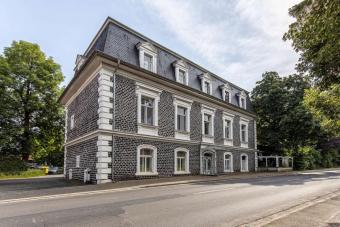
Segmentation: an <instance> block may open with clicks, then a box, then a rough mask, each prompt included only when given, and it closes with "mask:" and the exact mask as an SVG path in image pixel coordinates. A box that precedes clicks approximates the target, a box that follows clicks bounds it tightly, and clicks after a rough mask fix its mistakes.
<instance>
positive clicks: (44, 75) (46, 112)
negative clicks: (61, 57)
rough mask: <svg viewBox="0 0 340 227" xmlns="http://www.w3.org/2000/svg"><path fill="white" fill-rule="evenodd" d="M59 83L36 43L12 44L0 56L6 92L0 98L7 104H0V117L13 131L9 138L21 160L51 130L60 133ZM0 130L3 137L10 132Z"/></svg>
mask: <svg viewBox="0 0 340 227" xmlns="http://www.w3.org/2000/svg"><path fill="white" fill-rule="evenodd" d="M62 81H63V75H62V73H61V70H60V66H59V65H58V64H56V63H55V62H54V60H53V59H52V58H51V57H46V56H45V54H44V53H43V52H42V51H41V50H40V47H39V46H38V45H37V44H32V43H29V42H25V41H19V42H16V41H14V42H13V43H12V45H11V46H10V47H7V48H5V49H4V53H3V55H1V56H0V84H1V86H2V88H3V89H4V91H6V92H2V93H0V95H1V97H0V99H1V100H7V102H8V103H7V104H8V105H7V106H4V105H1V107H0V115H5V121H6V122H7V125H10V126H12V127H13V128H16V130H15V133H14V134H15V135H13V136H12V139H14V140H16V147H17V148H18V150H19V151H20V153H21V154H22V156H23V158H24V159H27V158H28V156H29V155H30V154H31V153H32V152H33V151H34V149H35V141H36V140H39V141H43V138H46V137H47V136H48V135H50V132H53V131H58V132H59V133H60V128H62V117H63V116H62V112H61V106H60V105H59V104H58V103H57V97H58V96H59V94H60V87H59V86H60V83H61V82H62ZM0 130H1V132H0V135H4V134H6V133H7V131H8V130H9V129H8V128H7V127H1V128H0ZM44 135H45V136H44ZM58 135H59V134H58ZM59 136H60V135H59ZM61 136H62V134H61Z"/></svg>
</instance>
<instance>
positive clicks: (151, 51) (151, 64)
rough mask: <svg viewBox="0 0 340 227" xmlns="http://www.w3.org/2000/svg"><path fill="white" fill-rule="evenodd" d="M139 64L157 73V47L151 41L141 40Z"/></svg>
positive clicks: (138, 47) (138, 45)
mask: <svg viewBox="0 0 340 227" xmlns="http://www.w3.org/2000/svg"><path fill="white" fill-rule="evenodd" d="M136 47H137V49H138V50H139V66H140V67H141V68H143V69H146V70H149V71H151V72H153V73H157V52H158V51H157V48H156V47H155V46H154V45H152V44H151V43H149V42H139V43H138V44H137V46H136Z"/></svg>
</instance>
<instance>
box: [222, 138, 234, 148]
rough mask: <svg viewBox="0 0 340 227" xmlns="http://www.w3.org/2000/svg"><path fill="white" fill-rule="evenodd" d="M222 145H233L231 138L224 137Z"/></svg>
mask: <svg viewBox="0 0 340 227" xmlns="http://www.w3.org/2000/svg"><path fill="white" fill-rule="evenodd" d="M224 145H227V146H233V140H232V139H228V138H224Z"/></svg>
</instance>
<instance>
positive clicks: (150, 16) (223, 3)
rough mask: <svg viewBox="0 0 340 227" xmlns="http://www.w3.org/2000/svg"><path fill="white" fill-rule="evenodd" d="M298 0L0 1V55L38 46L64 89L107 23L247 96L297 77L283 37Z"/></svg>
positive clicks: (294, 60)
mask: <svg viewBox="0 0 340 227" xmlns="http://www.w3.org/2000/svg"><path fill="white" fill-rule="evenodd" d="M298 2H299V0H282V1H278V0H124V1H123V0H120V1H118V0H97V1H94V0H82V1H80V0H79V1H76V0H73V1H72V0H58V1H45V0H21V1H19V0H2V1H1V3H0V53H2V52H3V48H4V47H8V46H10V45H11V43H12V41H13V40H25V41H29V42H33V43H37V44H39V45H40V47H41V49H42V50H43V51H44V52H45V53H46V55H47V56H52V57H53V58H54V60H55V61H56V62H57V63H58V64H60V65H61V68H62V71H63V74H64V76H65V80H64V82H63V85H67V84H68V83H69V81H70V80H71V78H72V77H73V73H74V72H73V69H74V66H75V65H74V63H75V59H76V56H77V54H83V53H84V51H85V50H86V48H87V47H88V45H89V44H90V42H91V40H92V39H93V37H94V36H95V35H96V33H97V32H98V30H99V28H100V26H101V25H102V24H103V23H104V21H105V19H106V18H107V17H108V16H110V17H112V18H114V19H116V20H118V21H120V22H122V23H123V24H125V25H127V26H129V27H131V28H132V29H134V30H136V31H138V32H140V33H142V34H144V35H145V36H147V37H149V38H151V39H152V40H154V41H156V42H158V43H160V44H162V45H163V46H165V47H167V48H169V49H171V50H173V51H175V52H177V53H179V54H180V55H182V56H184V57H186V58H188V59H190V60H192V61H193V62H195V63H197V64H199V65H201V66H202V67H204V68H206V69H207V70H209V71H211V72H213V73H215V74H217V75H219V76H220V77H222V78H224V79H226V80H228V81H230V82H232V83H234V84H236V85H238V86H240V87H242V88H243V89H246V90H248V91H251V90H252V89H253V88H254V86H255V85H256V81H258V80H260V79H261V75H262V73H264V72H266V71H277V72H278V73H279V74H280V75H281V76H287V75H289V74H292V73H294V72H295V64H296V62H297V60H298V54H297V53H295V52H294V50H293V49H292V47H291V43H290V42H284V41H283V40H282V36H283V34H284V32H285V31H287V30H288V26H289V24H290V23H292V22H293V21H294V19H293V18H291V17H290V16H289V15H288V9H289V8H290V7H292V6H293V5H295V4H296V3H298Z"/></svg>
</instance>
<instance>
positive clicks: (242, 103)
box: [237, 90, 247, 109]
mask: <svg viewBox="0 0 340 227" xmlns="http://www.w3.org/2000/svg"><path fill="white" fill-rule="evenodd" d="M237 95H238V105H239V107H241V108H242V109H246V108H247V94H246V92H245V91H243V90H242V91H241V92H240V93H238V94H237Z"/></svg>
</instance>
